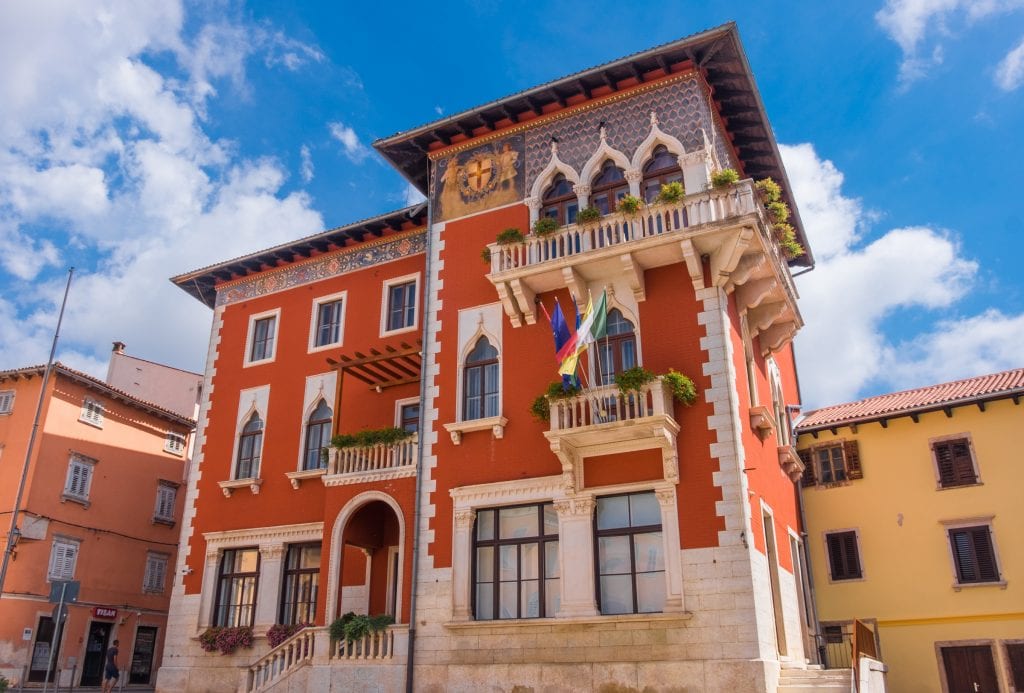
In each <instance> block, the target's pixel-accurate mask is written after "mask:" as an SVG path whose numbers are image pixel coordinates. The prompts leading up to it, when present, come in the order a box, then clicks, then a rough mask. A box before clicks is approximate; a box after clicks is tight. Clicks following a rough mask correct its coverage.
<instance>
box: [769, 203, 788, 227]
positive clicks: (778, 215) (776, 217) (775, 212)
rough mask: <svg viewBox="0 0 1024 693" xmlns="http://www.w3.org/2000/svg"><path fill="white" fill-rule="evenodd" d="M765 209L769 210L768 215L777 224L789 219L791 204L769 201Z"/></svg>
mask: <svg viewBox="0 0 1024 693" xmlns="http://www.w3.org/2000/svg"><path fill="white" fill-rule="evenodd" d="M765 209H767V210H768V216H770V217H771V218H772V221H773V222H775V223H776V224H785V223H786V222H787V221H789V205H787V204H786V203H785V202H781V201H778V202H769V203H768V204H766V205H765Z"/></svg>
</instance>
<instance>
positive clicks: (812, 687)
mask: <svg viewBox="0 0 1024 693" xmlns="http://www.w3.org/2000/svg"><path fill="white" fill-rule="evenodd" d="M777 690H778V693H808V692H809V691H843V692H844V693H851V691H853V690H854V687H853V669H818V668H807V669H783V670H782V672H781V674H780V675H779V687H778V689H777Z"/></svg>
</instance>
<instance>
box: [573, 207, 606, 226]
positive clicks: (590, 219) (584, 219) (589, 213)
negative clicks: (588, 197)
mask: <svg viewBox="0 0 1024 693" xmlns="http://www.w3.org/2000/svg"><path fill="white" fill-rule="evenodd" d="M600 220H601V210H600V209H598V208H597V207H584V208H583V209H581V210H580V211H579V214H577V215H576V223H577V224H593V223H594V222H595V221H600Z"/></svg>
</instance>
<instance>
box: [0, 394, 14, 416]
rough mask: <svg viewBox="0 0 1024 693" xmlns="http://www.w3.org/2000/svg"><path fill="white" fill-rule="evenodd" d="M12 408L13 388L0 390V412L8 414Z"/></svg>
mask: <svg viewBox="0 0 1024 693" xmlns="http://www.w3.org/2000/svg"><path fill="white" fill-rule="evenodd" d="M13 410H14V390H3V391H2V392H0V414H10V413H11V412H12V411H13Z"/></svg>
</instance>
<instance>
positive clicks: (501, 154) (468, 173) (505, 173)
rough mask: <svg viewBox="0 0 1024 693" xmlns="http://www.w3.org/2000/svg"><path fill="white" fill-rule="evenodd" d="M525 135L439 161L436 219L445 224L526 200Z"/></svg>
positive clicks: (436, 188) (434, 201)
mask: <svg viewBox="0 0 1024 693" xmlns="http://www.w3.org/2000/svg"><path fill="white" fill-rule="evenodd" d="M524 150H525V141H524V139H523V136H522V135H517V136H513V137H508V138H506V139H503V140H501V141H500V142H495V143H492V144H487V145H484V146H482V147H477V148H476V149H471V150H470V151H468V152H462V153H460V154H455V155H454V156H451V157H449V158H447V159H441V160H439V161H438V162H437V163H436V164H435V166H436V168H435V174H436V175H435V178H434V180H435V181H436V183H435V184H434V194H433V197H434V199H433V203H434V209H435V210H437V211H436V212H435V215H434V217H435V219H436V220H437V221H442V220H446V219H455V218H457V217H462V216H466V215H467V214H473V213H474V212H480V211H483V210H485V209H490V208H491V207H499V206H501V205H506V204H509V203H511V202H516V201H518V200H521V199H523V180H524V167H523V152H524Z"/></svg>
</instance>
